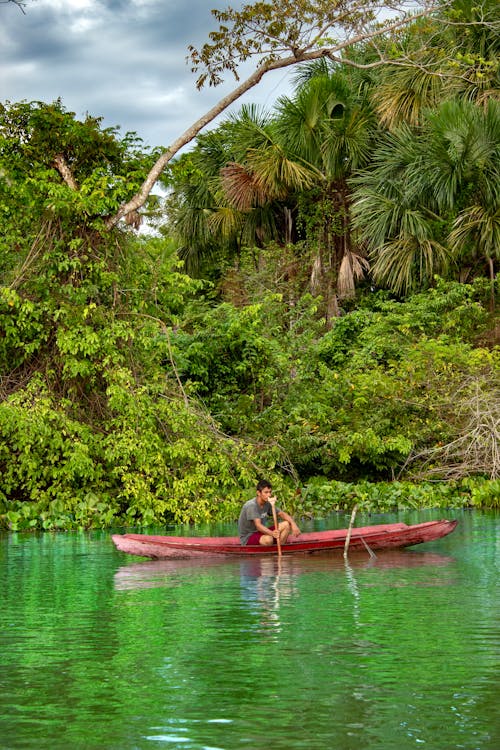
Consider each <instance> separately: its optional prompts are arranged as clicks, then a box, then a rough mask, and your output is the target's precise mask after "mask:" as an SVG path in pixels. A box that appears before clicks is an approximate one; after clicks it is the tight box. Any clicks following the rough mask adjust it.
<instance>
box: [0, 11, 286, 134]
mask: <svg viewBox="0 0 500 750" xmlns="http://www.w3.org/2000/svg"><path fill="white" fill-rule="evenodd" d="M25 3H26V4H25V13H24V14H23V13H22V12H21V10H20V9H19V8H18V7H16V6H15V5H14V4H13V3H7V4H5V2H0V100H1V101H3V102H4V101H6V100H8V101H11V102H19V101H23V100H27V101H35V100H36V101H43V102H46V103H50V102H53V101H54V100H55V99H57V98H61V100H62V103H63V105H64V107H65V108H66V109H67V110H69V111H71V112H74V113H75V114H76V115H77V117H78V118H83V117H84V116H85V115H86V114H87V113H88V114H90V115H92V116H93V117H102V118H103V126H104V127H109V126H120V133H122V134H124V133H126V132H127V131H133V132H136V133H137V135H138V136H139V137H140V138H142V140H143V141H144V144H145V145H147V146H163V147H166V146H168V145H169V144H170V143H171V141H172V140H174V138H176V137H177V136H179V135H180V134H181V133H183V132H184V130H186V128H187V127H189V126H190V125H191V124H192V123H193V122H194V121H195V120H197V119H198V117H200V116H201V115H203V114H204V113H205V112H206V111H207V110H208V109H209V108H210V107H211V106H213V105H214V104H215V103H216V102H217V101H218V100H219V99H221V98H222V96H223V95H224V93H225V92H227V91H229V90H231V89H232V88H233V86H234V83H235V82H234V79H231V78H229V79H228V82H227V84H224V85H223V86H219V87H217V88H215V89H214V88H209V87H207V88H206V89H203V90H202V91H201V92H199V91H197V89H196V85H195V80H196V76H195V74H193V73H191V71H190V68H189V65H188V63H187V62H186V55H187V48H188V45H189V44H193V45H195V46H201V44H202V43H203V42H204V41H206V40H207V39H208V33H209V31H210V30H212V29H214V28H215V27H216V22H215V19H213V17H212V16H211V14H210V10H211V9H212V8H214V7H219V8H224V7H226V6H227V5H232V6H233V7H237V5H238V4H239V0H232V1H231V2H230V0H25ZM289 80H290V79H289V75H288V74H287V73H286V72H285V73H284V72H282V71H279V72H277V73H271V74H268V76H267V77H266V78H265V79H264V81H263V82H262V83H261V84H260V85H259V86H258V87H256V88H255V89H253V90H252V91H250V92H248V93H247V94H246V95H245V97H244V98H243V99H241V100H240V102H239V103H236V104H235V105H233V108H232V109H233V110H235V109H236V110H237V109H239V107H240V106H241V104H242V103H243V102H253V103H256V104H258V105H260V106H262V107H264V108H267V109H270V108H271V107H272V105H273V103H274V102H275V101H276V99H277V98H278V96H280V95H281V94H284V93H289V92H290V84H289Z"/></svg>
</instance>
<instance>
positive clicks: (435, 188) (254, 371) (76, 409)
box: [0, 0, 500, 529]
mask: <svg viewBox="0 0 500 750" xmlns="http://www.w3.org/2000/svg"><path fill="white" fill-rule="evenodd" d="M258 5H259V4H258ZM262 5H263V6H264V5H265V4H262ZM292 5H293V3H292ZM246 7H247V8H249V7H253V6H246ZM248 12H249V11H248ZM219 20H220V21H221V22H224V20H225V19H224V18H223V17H222V18H219ZM290 28H291V29H293V28H294V27H293V26H291V27H290ZM498 29H499V9H498V4H497V3H496V2H495V1H494V0H484V1H483V2H480V3H478V4H474V3H472V2H470V1H469V0H457V1H456V2H454V3H452V4H451V5H450V4H446V5H444V6H443V9H442V10H441V11H440V13H438V14H437V15H433V16H427V17H422V18H418V17H417V18H415V19H414V21H413V22H412V23H411V24H406V25H405V26H404V27H401V28H396V29H393V30H391V31H388V32H386V33H385V34H383V35H380V36H379V37H378V39H377V47H376V54H375V52H374V48H373V46H372V45H370V44H369V43H368V40H367V39H364V40H361V41H359V42H358V43H357V44H354V45H351V46H350V48H349V60H348V61H342V60H339V59H337V58H336V57H335V55H330V56H328V55H323V56H318V57H317V59H312V60H309V59H308V58H304V60H303V61H302V62H300V61H299V62H300V64H298V65H297V66H296V69H295V70H296V77H295V87H294V90H293V92H292V93H291V94H288V95H286V96H285V95H282V96H280V97H279V98H278V99H277V101H276V102H275V104H274V106H273V107H272V108H271V109H270V110H269V111H263V110H259V109H258V108H256V107H252V106H246V107H243V108H241V109H240V111H238V112H236V113H233V114H231V115H227V117H226V119H224V120H223V121H222V122H220V123H219V124H218V125H217V127H214V128H213V129H212V130H209V131H206V132H204V133H203V134H201V133H199V134H197V135H196V138H195V140H194V141H193V143H192V146H191V148H190V149H189V150H188V151H184V152H181V153H180V154H177V155H176V156H175V158H174V155H173V154H171V155H170V157H169V159H168V160H167V161H165V163H162V169H161V171H160V173H159V174H157V175H156V172H155V180H157V182H158V183H159V184H160V185H161V187H162V188H163V190H162V193H161V195H160V196H159V195H155V194H154V193H153V192H152V191H151V189H148V190H147V191H146V192H144V185H145V184H146V182H147V180H148V179H149V176H150V175H151V174H152V170H153V171H154V170H155V169H156V167H155V165H157V164H158V161H159V159H160V160H161V159H162V158H163V155H164V154H165V153H166V152H165V151H164V150H163V149H162V148H160V147H158V148H157V149H147V148H145V147H144V146H143V143H142V141H141V139H140V138H139V137H138V136H137V135H136V134H134V133H127V134H126V135H124V136H122V135H120V132H119V128H103V127H102V125H101V121H100V119H99V118H98V117H92V116H90V115H89V116H87V117H86V118H85V119H83V120H79V119H78V118H77V117H76V116H75V114H74V113H72V112H69V111H67V110H66V108H65V107H64V103H63V102H61V101H56V102H52V103H44V102H18V103H12V102H4V103H3V104H2V105H0V211H1V213H2V229H3V231H2V233H1V237H0V243H1V252H0V283H1V286H0V376H1V381H0V474H1V480H0V527H3V528H10V529H27V528H44V529H67V528H92V527H107V526H112V525H129V526H134V525H135V526H136V525H151V524H168V523H173V522H181V523H184V522H205V521H210V520H216V519H219V520H234V518H235V517H236V515H237V512H238V508H239V505H240V503H241V502H242V500H244V499H247V498H248V496H249V492H251V491H252V488H253V487H254V485H255V483H256V480H257V479H259V478H261V477H266V478H270V479H271V480H272V481H273V484H274V486H275V488H276V490H277V491H278V493H279V494H280V496H281V498H282V500H283V501H284V503H285V504H286V506H287V508H288V509H289V510H291V511H292V512H296V513H298V514H299V515H300V514H301V513H313V514H322V513H324V512H327V511H328V510H330V509H334V508H346V509H347V508H350V507H351V506H352V504H353V503H354V502H357V503H358V504H360V505H361V507H363V508H365V509H375V508H376V509H379V510H385V509H389V508H391V507H394V506H399V507H404V506H405V505H407V506H422V505H425V504H428V503H432V504H436V502H440V503H442V504H443V505H450V504H453V503H458V504H471V505H478V506H481V505H483V506H484V505H490V506H494V505H496V506H498V505H499V504H500V448H499V445H500V440H499V438H500V422H499V417H500V377H499V365H500V348H499V314H498V309H497V306H496V300H497V296H498V290H499V284H500V282H499V273H498V269H499V262H500V160H499V155H500V154H499V151H500V101H499V59H500V57H499V52H500V50H499V47H500V44H499V39H500V35H499V33H498ZM278 32H279V34H283V29H279V30H277V32H276V33H277V34H278ZM212 39H213V42H214V44H216V42H217V38H216V37H215V38H214V37H212ZM219 49H220V48H219ZM212 53H213V50H212ZM198 54H199V55H200V56H201V57H200V58H199V59H198V62H199V61H200V59H202V57H203V54H209V52H208V51H207V50H202V51H201V52H200V53H198ZM233 54H235V53H234V50H233ZM211 59H212V63H213V66H215V67H212V73H213V75H214V76H217V75H218V73H217V64H219V65H222V63H221V62H220V60H219V63H217V56H215V57H212V58H211ZM273 59H274V58H273ZM381 60H383V61H384V64H378V63H380V61H381ZM214 61H215V62H214ZM375 63H377V64H375ZM226 67H227V66H226ZM229 69H230V66H229ZM214 82H217V81H216V80H215V81H214ZM193 138H194V136H193ZM141 191H142V192H141ZM137 195H141V196H142V197H141V200H140V201H135V202H134V200H135V199H134V196H137ZM124 206H127V208H126V210H124V208H123V207H124ZM120 216H121V217H122V219H121V220H120V221H118V220H115V219H114V218H113V217H115V218H116V217H120ZM110 217H111V219H110Z"/></svg>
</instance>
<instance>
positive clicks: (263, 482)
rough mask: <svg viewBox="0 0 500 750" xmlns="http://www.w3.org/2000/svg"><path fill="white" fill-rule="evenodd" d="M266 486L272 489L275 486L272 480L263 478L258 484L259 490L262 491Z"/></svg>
mask: <svg viewBox="0 0 500 750" xmlns="http://www.w3.org/2000/svg"><path fill="white" fill-rule="evenodd" d="M266 487H269V489H270V490H271V489H272V488H273V486H272V484H271V482H268V481H267V479H261V480H260V482H259V483H258V485H257V492H262V490H265V489H266Z"/></svg>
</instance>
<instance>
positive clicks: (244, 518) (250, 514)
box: [238, 497, 280, 544]
mask: <svg viewBox="0 0 500 750" xmlns="http://www.w3.org/2000/svg"><path fill="white" fill-rule="evenodd" d="M279 512H280V510H279V508H276V513H279ZM272 516H273V506H272V505H271V503H268V502H265V503H264V505H263V506H262V507H261V506H260V505H259V503H258V502H257V498H256V497H254V498H253V499H252V500H248V501H247V502H246V503H245V505H244V506H243V508H242V509H241V513H240V517H239V519H238V535H239V537H240V541H241V543H242V544H246V543H247V542H248V539H249V537H250V536H251V535H252V534H253V533H254V531H257V529H256V527H255V524H254V521H255V519H256V518H260V520H261V521H262V523H263V524H264V525H265V523H266V521H267V519H268V518H269V517H271V518H272Z"/></svg>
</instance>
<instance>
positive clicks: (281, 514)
mask: <svg viewBox="0 0 500 750" xmlns="http://www.w3.org/2000/svg"><path fill="white" fill-rule="evenodd" d="M278 516H279V517H280V518H281V520H282V521H288V523H289V524H290V526H291V529H292V534H293V536H298V535H299V534H300V529H299V527H298V526H297V524H296V523H295V521H294V519H293V518H292V516H291V515H290V514H289V513H285V511H284V510H280V511H278Z"/></svg>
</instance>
